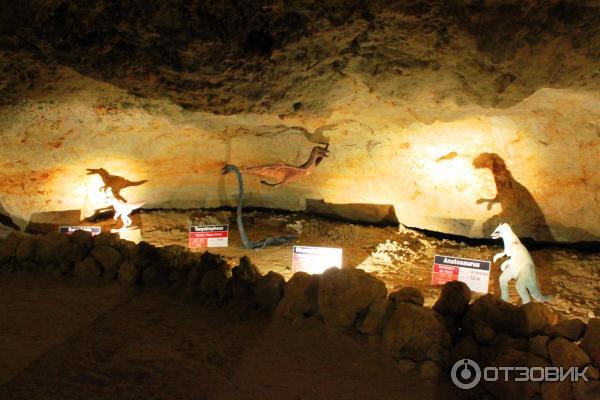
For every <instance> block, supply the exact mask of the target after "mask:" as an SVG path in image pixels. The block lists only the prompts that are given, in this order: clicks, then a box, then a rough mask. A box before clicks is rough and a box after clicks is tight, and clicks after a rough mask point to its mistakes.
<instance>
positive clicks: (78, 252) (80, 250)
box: [69, 230, 94, 261]
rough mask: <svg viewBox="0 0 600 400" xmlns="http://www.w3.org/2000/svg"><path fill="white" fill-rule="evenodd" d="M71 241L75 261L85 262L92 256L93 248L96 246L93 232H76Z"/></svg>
mask: <svg viewBox="0 0 600 400" xmlns="http://www.w3.org/2000/svg"><path fill="white" fill-rule="evenodd" d="M69 239H70V240H71V246H72V247H73V249H72V251H73V257H74V258H75V261H78V260H83V259H84V258H85V257H87V256H88V255H89V254H90V251H91V250H92V247H93V246H94V237H93V236H92V233H91V232H88V231H81V230H79V231H75V232H73V233H72V234H71V236H70V237H69Z"/></svg>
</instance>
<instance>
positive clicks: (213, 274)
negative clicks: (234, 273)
mask: <svg viewBox="0 0 600 400" xmlns="http://www.w3.org/2000/svg"><path fill="white" fill-rule="evenodd" d="M227 279H229V270H228V268H227V267H226V266H224V265H221V266H220V267H217V268H214V269H211V270H210V271H208V272H206V273H205V274H204V276H203V277H202V280H201V281H200V292H202V293H203V294H205V295H206V296H216V297H218V298H222V297H223V294H224V291H225V287H226V286H227Z"/></svg>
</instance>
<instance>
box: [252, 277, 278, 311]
mask: <svg viewBox="0 0 600 400" xmlns="http://www.w3.org/2000/svg"><path fill="white" fill-rule="evenodd" d="M284 286H285V279H284V277H283V276H282V275H281V274H278V273H277V272H274V271H269V272H268V273H267V274H266V275H265V276H263V277H261V278H259V279H258V280H257V281H256V286H254V297H255V299H256V303H257V304H258V305H259V307H261V308H263V309H265V310H269V311H273V310H274V309H275V308H276V307H277V304H279V301H280V300H281V298H282V297H283V290H284Z"/></svg>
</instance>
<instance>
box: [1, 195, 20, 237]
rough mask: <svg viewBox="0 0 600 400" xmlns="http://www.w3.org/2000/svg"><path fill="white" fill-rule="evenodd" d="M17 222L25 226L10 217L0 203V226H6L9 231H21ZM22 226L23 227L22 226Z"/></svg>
mask: <svg viewBox="0 0 600 400" xmlns="http://www.w3.org/2000/svg"><path fill="white" fill-rule="evenodd" d="M17 222H21V223H22V224H25V222H24V221H23V220H18V219H15V218H14V217H12V216H11V215H10V213H9V212H8V211H7V210H6V208H4V205H3V204H2V201H0V225H4V226H8V227H9V228H11V229H15V230H21V228H20V227H19V225H17ZM23 226H24V225H23Z"/></svg>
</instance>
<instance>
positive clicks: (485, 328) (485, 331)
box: [473, 321, 496, 344]
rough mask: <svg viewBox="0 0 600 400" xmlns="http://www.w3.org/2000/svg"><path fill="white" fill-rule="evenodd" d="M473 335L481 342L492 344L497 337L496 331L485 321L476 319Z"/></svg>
mask: <svg viewBox="0 0 600 400" xmlns="http://www.w3.org/2000/svg"><path fill="white" fill-rule="evenodd" d="M473 336H474V337H475V340H477V342H479V343H481V344H490V343H491V342H492V341H493V340H494V338H495V337H496V332H494V330H493V329H492V328H490V326H489V325H488V324H486V323H485V322H482V321H476V322H475V325H474V326H473Z"/></svg>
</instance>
